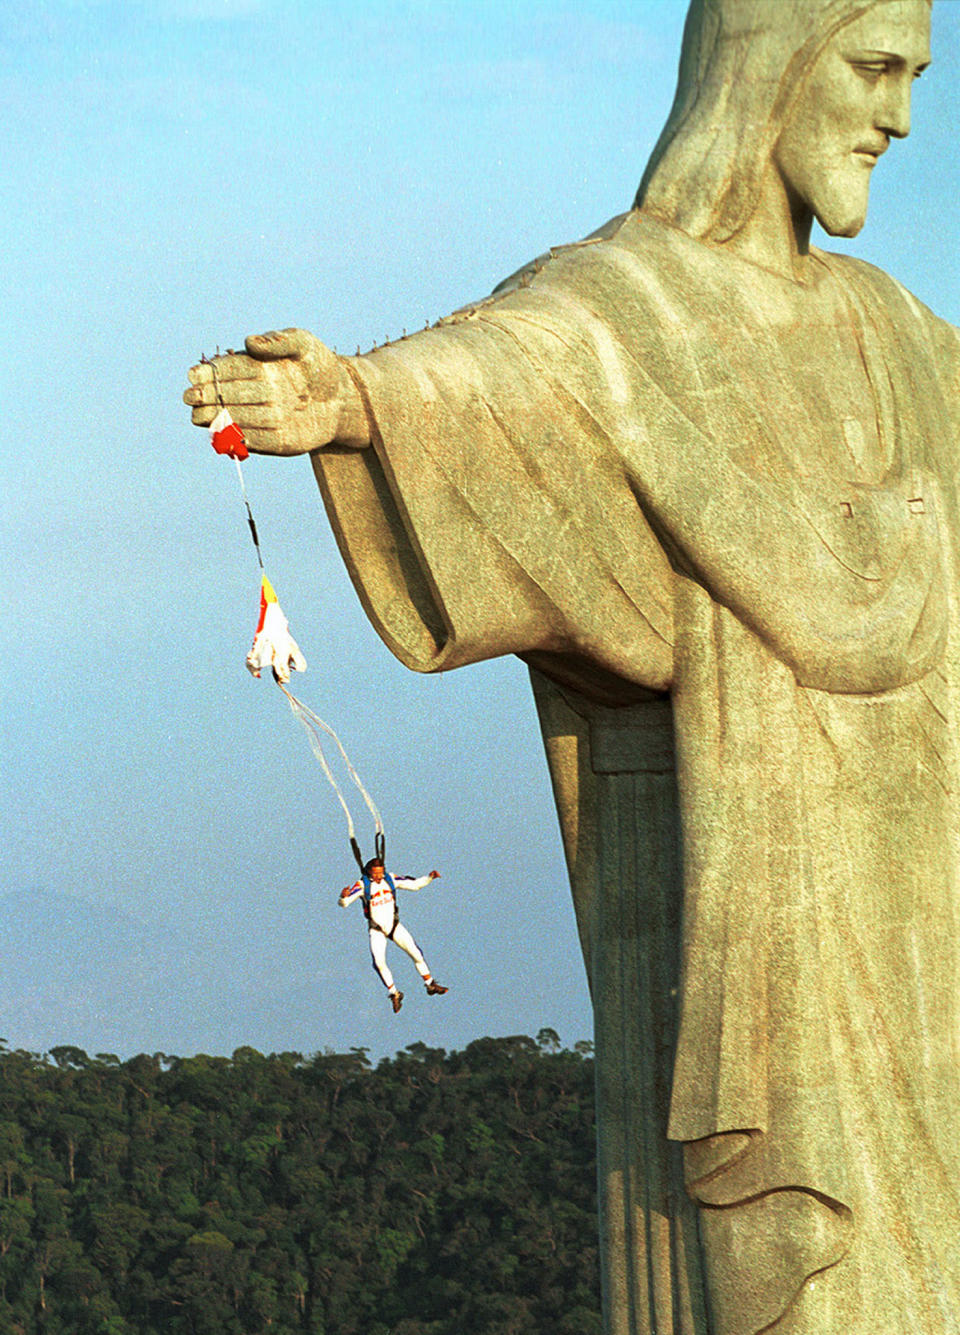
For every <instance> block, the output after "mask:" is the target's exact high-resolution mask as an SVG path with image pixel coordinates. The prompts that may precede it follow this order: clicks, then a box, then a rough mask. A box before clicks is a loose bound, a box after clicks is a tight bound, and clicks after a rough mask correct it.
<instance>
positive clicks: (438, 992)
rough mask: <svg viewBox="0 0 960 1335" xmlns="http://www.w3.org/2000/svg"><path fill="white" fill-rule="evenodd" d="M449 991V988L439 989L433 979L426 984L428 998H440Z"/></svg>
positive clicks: (438, 985)
mask: <svg viewBox="0 0 960 1335" xmlns="http://www.w3.org/2000/svg"><path fill="white" fill-rule="evenodd" d="M449 991H450V989H449V987H441V986H440V984H439V983H438V982H437V981H436V979H435V978H431V979H430V981H429V983H427V996H428V997H442V996H443V994H444V992H449Z"/></svg>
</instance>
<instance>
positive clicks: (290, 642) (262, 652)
mask: <svg viewBox="0 0 960 1335" xmlns="http://www.w3.org/2000/svg"><path fill="white" fill-rule="evenodd" d="M247 667H248V668H249V669H250V671H251V672H252V673H253V675H254V676H255V677H259V676H260V673H261V672H262V671H263V669H264V668H265V667H268V668H273V675H274V678H275V679H276V680H277V682H279V683H280V684H281V685H286V683H287V682H288V681H289V680H290V673H291V672H306V670H307V660H306V659H305V658H304V656H303V654H302V653H301V652H300V649H299V647H298V645H297V642H296V640H295V639H294V638H293V636H292V635H291V634H290V627H289V625H288V624H287V618H286V617H285V616H284V615H283V611H282V610H281V607H280V604H279V603H278V602H277V595H276V594H275V593H274V591H273V585H272V584H271V583H270V581H269V580H268V579H267V577H266V575H263V576H262V578H261V580H260V620H259V621H258V622H257V632H256V634H255V635H254V637H253V645H252V647H251V649H250V652H249V653H248V654H247Z"/></svg>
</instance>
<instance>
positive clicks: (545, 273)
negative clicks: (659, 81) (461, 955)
mask: <svg viewBox="0 0 960 1335" xmlns="http://www.w3.org/2000/svg"><path fill="white" fill-rule="evenodd" d="M809 270H810V271H809V277H808V280H807V282H806V283H805V284H803V285H800V284H795V283H791V282H788V281H787V280H785V279H783V278H781V277H779V276H777V275H774V274H769V273H766V272H765V271H762V270H760V269H758V268H756V267H755V266H752V265H750V264H747V263H745V262H742V261H740V260H738V259H736V258H735V257H733V256H731V255H730V254H729V253H728V252H725V251H723V250H722V249H721V248H718V247H712V246H708V245H704V244H702V243H700V242H697V241H695V240H692V239H691V238H690V237H689V236H687V235H686V234H685V233H683V232H681V231H679V230H677V229H675V228H671V227H668V226H666V225H664V224H663V223H661V222H659V221H657V220H656V219H654V218H652V217H650V216H648V215H645V214H644V213H642V212H640V213H638V212H634V213H631V214H628V215H626V216H625V217H624V218H623V219H621V220H616V221H615V223H614V224H613V225H610V226H608V228H607V229H605V234H604V235H602V236H600V237H599V238H598V239H596V240H588V241H587V242H583V243H580V244H579V245H576V246H571V247H566V248H564V249H562V250H560V251H557V252H552V253H551V255H550V256H549V257H546V258H545V260H544V261H543V262H539V263H538V264H536V265H534V266H531V268H530V269H529V270H528V271H525V272H524V273H523V274H522V275H521V276H520V277H519V278H518V279H517V280H516V281H515V282H513V283H510V284H508V285H506V288H505V290H503V291H500V290H498V292H497V293H496V294H494V296H493V297H492V298H490V299H488V301H486V302H482V303H479V304H478V305H477V306H475V307H471V308H467V309H466V310H464V311H463V312H459V313H457V314H456V315H455V316H452V317H450V318H449V319H448V320H446V321H443V322H441V324H440V325H438V326H436V327H434V328H432V329H429V330H425V331H424V332H422V333H420V334H417V335H415V336H413V337H411V338H408V339H404V340H403V341H401V342H399V343H396V344H393V345H390V346H387V347H385V348H383V349H380V350H378V351H376V352H374V353H371V354H369V355H367V356H365V357H360V358H357V359H350V360H349V362H348V366H349V368H350V370H351V373H352V374H353V375H354V377H355V379H356V382H357V384H358V386H359V388H360V390H361V393H362V395H363V398H364V401H365V403H366V405H367V410H368V414H369V417H370V420H371V422H372V423H373V440H374V448H373V449H370V450H365V451H357V452H351V451H346V450H339V449H337V448H336V447H333V448H330V449H326V450H323V451H318V452H317V453H316V454H315V455H314V456H313V457H314V464H315V469H316V472H317V476H318V481H319V483H320V486H321V490H322V492H323V495H324V500H325V503H326V505H327V509H328V512H329V514H330V517H331V520H332V523H333V525H334V529H335V531H336V534H337V538H338V541H339V543H340V546H341V550H342V552H343V554H344V557H345V559H346V562H347V565H348V567H349V569H350V572H351V575H352V577H353V579H354V582H355V584H356V586H357V589H358V592H359V594H360V597H361V599H362V601H363V603H364V606H365V608H366V610H367V612H368V614H369V616H370V618H371V620H372V621H373V623H374V625H375V626H376V628H377V630H378V631H379V633H380V634H381V636H382V637H383V639H384V640H385V642H386V643H387V644H388V646H389V647H390V648H391V649H392V650H393V652H394V653H396V654H397V656H398V657H399V658H400V659H401V660H402V661H403V662H405V663H406V664H408V665H409V666H411V667H413V668H416V669H418V670H421V671H432V670H439V669H447V668H452V667H456V666H459V665H461V664H465V663H469V662H474V661H477V660H480V659H484V658H488V657H491V656H493V655H498V654H504V653H515V654H520V655H521V656H522V657H524V658H525V659H526V661H527V662H528V663H529V664H530V665H531V667H532V668H533V670H534V679H535V688H536V690H537V695H538V701H539V703H540V706H541V715H542V722H543V724H544V733H545V737H546V739H547V744H548V757H549V759H550V762H551V767H552V771H553V777H554V786H555V791H556V794H557V800H558V808H559V810H560V815H561V821H562V824H563V827H564V838H565V846H566V849H567V855H568V861H569V863H570V867H571V878H572V881H573V887H574V897H575V901H576V905H577V912H578V923H579V927H580V933H581V939H582V943H583V947H584V952H585V957H586V961H587V970H588V976H589V977H590V982H591V990H592V995H593V1001H594V1008H595V1014H596V1017H597V1040H598V1041H597V1060H598V1096H599V1105H598V1107H599V1113H598V1115H599V1119H600V1126H599V1140H600V1179H601V1180H600V1191H601V1223H602V1227H601V1234H602V1241H603V1244H604V1249H605V1260H604V1289H605V1293H604V1300H605V1309H606V1322H607V1329H608V1330H609V1331H611V1332H612V1331H617V1332H619V1331H621V1330H622V1331H624V1332H627V1331H657V1332H658V1333H659V1335H663V1332H674V1335H681V1332H682V1333H683V1335H694V1332H696V1335H701V1333H705V1332H707V1331H708V1330H709V1331H711V1332H715V1335H756V1332H760V1331H766V1330H768V1329H772V1330H774V1331H776V1332H777V1335H780V1333H781V1332H783V1335H788V1332H789V1335H800V1333H801V1332H803V1335H807V1333H808V1332H809V1333H811V1335H813V1333H814V1332H815V1335H824V1332H833V1331H838V1332H839V1331H841V1330H843V1331H844V1332H845V1335H852V1333H855V1335H903V1332H905V1331H908V1330H909V1331H911V1332H912V1333H919V1332H922V1333H923V1335H957V1333H958V1332H960V965H958V956H960V932H958V927H960V923H958V918H960V899H958V886H960V877H958V868H960V861H958V846H957V829H958V813H957V794H958V779H960V776H958V763H957V717H956V716H957V686H958V621H957V613H958V606H957V594H958V564H957V551H956V545H957V538H958V535H960V510H958V498H957V492H956V487H955V483H954V478H955V475H956V472H957V437H958V425H960V424H958V416H957V387H958V386H957V381H958V372H960V336H958V334H957V331H955V330H954V329H953V328H952V327H951V326H949V325H947V324H945V323H944V322H942V321H940V320H938V319H937V318H936V317H935V316H933V315H932V314H931V313H930V312H929V311H928V310H927V309H926V308H924V307H922V306H921V305H920V304H919V303H918V302H917V301H916V300H915V299H914V298H912V297H911V296H910V295H909V293H907V292H906V291H905V290H904V289H903V288H902V287H900V286H899V285H898V284H897V283H895V282H894V281H893V280H891V279H890V278H888V277H886V276H885V275H884V274H882V273H880V272H879V271H877V270H875V269H873V268H871V267H870V266H868V265H864V264H861V263H858V262H856V261H853V260H848V259H842V258H839V257H836V256H828V255H824V254H820V253H819V252H814V254H813V255H812V256H811V260H810V266H809ZM674 755H675V778H674V773H673V771H674ZM674 845H676V847H674ZM655 920H656V921H655ZM637 989H640V991H641V992H642V993H643V996H644V997H645V998H646V1001H645V1002H644V1006H646V1010H643V1009H641V1010H640V1011H638V1010H637V1005H636V1002H635V999H636V997H637V996H639V995H640V994H639V992H638V991H637ZM653 1030H656V1032H655V1033H652V1036H651V1031H653ZM648 1049H649V1051H650V1053H652V1056H650V1059H649V1062H648V1061H647V1058H646V1057H645V1056H644V1053H645V1052H647V1051H648ZM647 1067H649V1070H647ZM671 1067H672V1078H671ZM645 1070H646V1074H644V1071H645ZM665 1071H666V1072H667V1074H666V1076H665V1075H664V1072H665ZM644 1082H646V1083H645V1085H644ZM641 1085H644V1089H641V1088H640V1086H641ZM634 1102H636V1103H637V1105H638V1106H639V1104H640V1103H644V1105H645V1107H646V1111H645V1112H644V1113H643V1115H642V1116H640V1115H639V1114H637V1113H635V1111H634V1109H633V1103H634ZM668 1103H669V1125H668V1126H667V1125H665V1124H663V1123H665V1121H666V1109H667V1104H668ZM647 1105H649V1106H647ZM661 1108H662V1117H661V1111H660V1109H661ZM658 1119H660V1134H661V1136H662V1138H663V1140H664V1144H665V1143H666V1136H669V1138H670V1139H671V1140H672V1141H674V1142H679V1143H681V1144H682V1145H683V1147H684V1149H683V1159H684V1170H685V1179H686V1187H687V1191H688V1193H689V1197H690V1198H691V1199H692V1200H693V1201H694V1202H696V1205H695V1206H692V1205H690V1204H689V1202H688V1201H687V1202H684V1203H678V1201H677V1200H676V1191H675V1185H676V1184H675V1181H674V1178H675V1176H676V1175H675V1173H674V1171H673V1169H672V1168H671V1166H670V1163H671V1161H670V1160H669V1157H668V1159H666V1160H664V1159H662V1156H661V1158H660V1159H658V1157H657V1153H658V1152H656V1151H652V1152H651V1153H648V1152H647V1149H645V1148H644V1147H643V1146H642V1145H639V1142H640V1141H645V1140H649V1139H650V1136H651V1130H650V1128H651V1126H652V1127H653V1128H654V1137H655V1138H656V1132H657V1128H658ZM648 1148H649V1147H648ZM664 1165H666V1166H664ZM658 1193H659V1195H658ZM658 1229H659V1230H660V1233H661V1234H663V1236H662V1237H661V1238H660V1241H658Z"/></svg>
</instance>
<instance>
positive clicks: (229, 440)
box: [210, 408, 250, 460]
mask: <svg viewBox="0 0 960 1335" xmlns="http://www.w3.org/2000/svg"><path fill="white" fill-rule="evenodd" d="M210 444H211V445H212V446H213V448H214V449H215V450H216V452H217V454H227V455H229V456H230V458H231V459H237V460H241V459H248V458H249V457H250V451H249V450H248V449H247V446H246V442H245V441H244V439H243V432H242V431H241V430H240V428H239V427H238V426H237V424H236V422H235V421H234V420H233V418H232V417H231V416H230V414H229V413H228V412H227V410H226V408H221V409H220V411H219V412H218V413H217V415H216V417H215V418H214V419H213V421H212V422H211V423H210Z"/></svg>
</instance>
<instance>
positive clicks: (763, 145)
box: [637, 0, 931, 242]
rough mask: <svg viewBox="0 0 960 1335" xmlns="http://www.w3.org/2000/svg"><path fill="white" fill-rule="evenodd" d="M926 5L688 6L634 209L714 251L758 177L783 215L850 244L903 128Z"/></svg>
mask: <svg viewBox="0 0 960 1335" xmlns="http://www.w3.org/2000/svg"><path fill="white" fill-rule="evenodd" d="M930 8H931V0H692V4H691V7H690V12H689V14H688V16H687V23H686V28H685V30H684V39H683V50H682V53H681V58H680V79H679V83H678V87H677V94H676V97H675V99H674V104H673V108H672V110H671V112H670V116H669V118H668V120H667V124H666V125H665V127H664V129H663V133H662V134H661V136H660V139H659V141H658V143H657V146H656V148H655V149H654V152H653V155H652V157H651V159H650V162H649V164H648V166H647V170H646V173H645V174H644V178H643V181H642V182H641V185H640V190H639V191H638V194H637V204H638V205H642V206H643V207H644V208H646V209H648V210H650V211H651V212H653V213H655V214H657V215H658V216H659V217H661V218H663V219H664V220H665V221H667V222H670V223H672V224H673V225H675V226H677V227H680V228H682V229H683V230H684V231H686V232H689V233H690V234H691V235H692V236H697V237H701V238H703V239H709V240H712V241H718V242H722V241H726V240H729V239H730V238H731V237H733V236H735V235H736V234H737V233H738V232H739V231H740V229H741V228H743V227H744V226H745V224H746V223H747V222H748V221H749V220H750V218H751V217H752V216H753V213H754V210H755V209H756V207H757V204H758V201H759V199H760V195H761V190H762V188H763V186H764V183H765V180H766V177H767V174H768V172H769V171H770V169H771V165H772V166H773V168H774V169H775V170H776V171H777V173H778V175H779V179H780V180H781V181H782V183H783V186H784V187H785V189H786V193H787V197H788V200H789V204H790V208H791V211H793V212H794V213H796V211H797V210H798V209H799V210H803V209H806V210H808V211H809V213H810V214H812V215H814V216H815V217H816V218H817V219H818V220H819V221H820V223H821V224H822V226H823V227H824V229H825V230H826V231H827V232H829V233H830V234H831V235H843V236H854V235H856V233H857V232H858V231H859V230H860V228H861V227H862V226H863V222H864V220H865V218H866V212H867V199H868V195H869V188H870V173H871V171H872V169H873V166H874V165H875V163H876V162H877V159H878V158H879V156H880V154H881V153H882V152H884V151H885V149H886V147H887V145H888V144H889V142H890V139H891V138H902V137H903V136H904V135H906V134H907V133H908V131H909V128H910V89H911V86H912V82H913V79H914V78H915V77H916V74H917V73H918V72H919V71H920V70H921V69H923V68H924V67H925V66H926V64H927V63H928V61H929V30H930Z"/></svg>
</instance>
